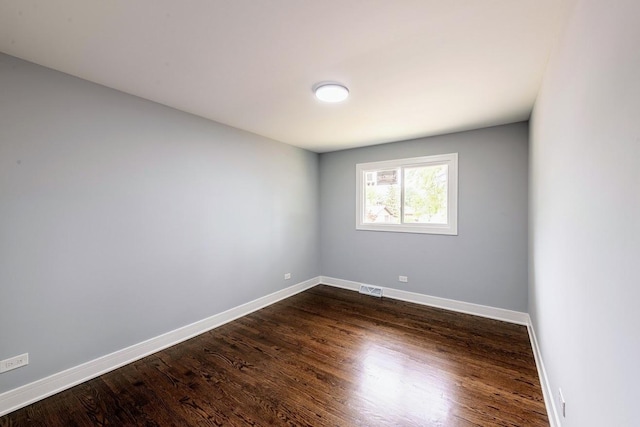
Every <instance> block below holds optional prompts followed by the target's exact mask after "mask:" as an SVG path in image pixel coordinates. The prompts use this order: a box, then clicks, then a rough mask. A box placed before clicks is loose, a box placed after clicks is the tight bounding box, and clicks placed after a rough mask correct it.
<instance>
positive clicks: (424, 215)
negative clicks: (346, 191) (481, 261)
mask: <svg viewBox="0 0 640 427" xmlns="http://www.w3.org/2000/svg"><path fill="white" fill-rule="evenodd" d="M457 159H458V157H457V154H456V153H454V154H447V155H440V156H429V157H418V158H412V159H402V160H392V161H386V162H375V163H365V164H358V165H357V172H358V175H357V178H358V179H357V181H358V183H357V185H358V209H357V215H358V220H357V223H356V228H358V229H362V230H376V231H384V230H386V231H406V232H415V233H436V234H457Z"/></svg>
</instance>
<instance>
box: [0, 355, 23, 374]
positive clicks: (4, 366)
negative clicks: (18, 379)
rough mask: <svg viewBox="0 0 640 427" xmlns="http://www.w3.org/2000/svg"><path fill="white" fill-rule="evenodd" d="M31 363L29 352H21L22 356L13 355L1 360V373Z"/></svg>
mask: <svg viewBox="0 0 640 427" xmlns="http://www.w3.org/2000/svg"><path fill="white" fill-rule="evenodd" d="M28 364H29V353H25V354H21V355H20V356H15V357H11V358H9V359H5V360H3V361H0V373H2V372H7V371H10V370H12V369H17V368H20V367H22V366H27V365H28Z"/></svg>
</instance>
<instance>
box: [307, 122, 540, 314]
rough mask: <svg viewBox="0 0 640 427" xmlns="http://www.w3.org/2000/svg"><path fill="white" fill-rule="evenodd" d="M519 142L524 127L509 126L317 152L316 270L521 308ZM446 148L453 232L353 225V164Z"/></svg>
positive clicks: (523, 179)
mask: <svg viewBox="0 0 640 427" xmlns="http://www.w3.org/2000/svg"><path fill="white" fill-rule="evenodd" d="M527 141H528V126H527V124H526V123H517V124H513V125H507V126H499V127H493V128H487V129H482V130H476V131H470V132H463V133H456V134H450V135H443V136H437V137H431V138H423V139H417V140H413V141H404V142H396V143H392V144H384V145H378V146H373V147H366V148H358V149H353V150H346V151H338V152H333V153H326V154H321V155H320V177H321V178H320V230H321V233H320V236H321V237H320V241H321V245H320V248H321V249H320V250H321V271H322V274H323V275H325V276H331V277H336V278H339V279H346V280H353V281H357V282H363V283H368V284H373V285H379V286H385V287H392V288H396V289H402V290H407V291H411V292H418V293H423V294H427V295H432V296H438V297H443V298H451V299H455V300H460V301H467V302H472V303H477V304H484V305H489V306H493V307H501V308H506V309H512V310H518V311H526V310H527V174H528V166H527V162H528V143H527ZM451 152H457V153H459V160H458V162H459V164H458V168H459V197H458V200H459V206H458V236H444V235H430V234H413V233H389V232H377V231H362V230H359V231H356V229H355V210H356V202H355V194H356V188H355V181H356V178H355V177H356V175H355V174H356V172H355V165H356V163H364V162H372V161H379V160H390V159H401V158H407V157H416V156H425V155H432V154H444V153H451ZM399 275H405V276H408V277H409V282H408V283H400V282H398V276H399Z"/></svg>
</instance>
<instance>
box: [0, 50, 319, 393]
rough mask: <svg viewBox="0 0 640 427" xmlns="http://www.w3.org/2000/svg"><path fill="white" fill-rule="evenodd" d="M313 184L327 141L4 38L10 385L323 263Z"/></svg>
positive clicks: (0, 262) (0, 229)
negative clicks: (265, 132)
mask: <svg viewBox="0 0 640 427" xmlns="http://www.w3.org/2000/svg"><path fill="white" fill-rule="evenodd" d="M318 188H319V183H318V155H317V154H314V153H311V152H308V151H304V150H301V149H297V148H294V147H291V146H288V145H285V144H281V143H278V142H274V141H271V140H267V139H265V138H262V137H258V136H256V135H253V134H250V133H247V132H243V131H239V130H236V129H232V128H230V127H226V126H223V125H220V124H216V123H213V122H211V121H208V120H204V119H202V118H198V117H194V116H191V115H189V114H186V113H182V112H178V111H176V110H173V109H170V108H167V107H163V106H161V105H158V104H154V103H151V102H148V101H145V100H142V99H139V98H136V97H133V96H129V95H125V94H123V93H120V92H117V91H114V90H111V89H107V88H104V87H101V86H98V85H95V84H92V83H89V82H86V81H83V80H80V79H76V78H74V77H70V76H68V75H64V74H61V73H58V72H54V71H52V70H48V69H45V68H42V67H39V66H36V65H33V64H30V63H27V62H23V61H20V60H18V59H15V58H12V57H9V56H6V55H1V54H0V325H2V327H0V359H4V358H6V357H9V356H15V355H18V354H21V353H23V352H29V356H30V364H29V366H27V367H24V368H20V369H17V370H15V371H11V372H7V373H5V374H2V375H1V376H0V393H1V392H3V391H7V390H9V389H12V388H14V387H17V386H19V385H22V384H25V383H28V382H31V381H34V380H36V379H39V378H42V377H44V376H46V375H49V374H53V373H55V372H58V371H61V370H63V369H66V368H69V367H72V366H75V365H78V364H80V363H82V362H85V361H88V360H91V359H94V358H96V357H98V356H102V355H104V354H107V353H110V352H113V351H115V350H118V349H122V348H124V347H127V346H129V345H132V344H135V343H139V342H141V341H143V340H145V339H148V338H151V337H154V336H157V335H159V334H162V333H164V332H167V331H170V330H173V329H175V328H178V327H180V326H183V325H186V324H189V323H191V322H194V321H197V320H200V319H203V318H206V317H208V316H211V315H213V314H216V313H219V312H222V311H224V310H226V309H228V308H231V307H235V306H237V305H239V304H242V303H245V302H247V301H250V300H253V299H256V298H258V297H261V296H264V295H267V294H269V293H271V292H275V291H277V290H279V289H283V288H285V287H287V286H290V285H293V284H295V283H298V282H301V281H303V280H306V279H309V278H312V277H315V276H317V275H319V274H320V270H319V263H318V259H319V256H318V199H319V197H318ZM285 272H291V273H292V274H293V278H292V280H290V281H284V280H283V274H284V273H285Z"/></svg>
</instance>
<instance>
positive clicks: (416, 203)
mask: <svg viewBox="0 0 640 427" xmlns="http://www.w3.org/2000/svg"><path fill="white" fill-rule="evenodd" d="M447 172H448V171H447V165H437V166H419V167H406V168H405V169H404V191H405V194H404V222H405V223H413V224H446V223H447Z"/></svg>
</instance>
